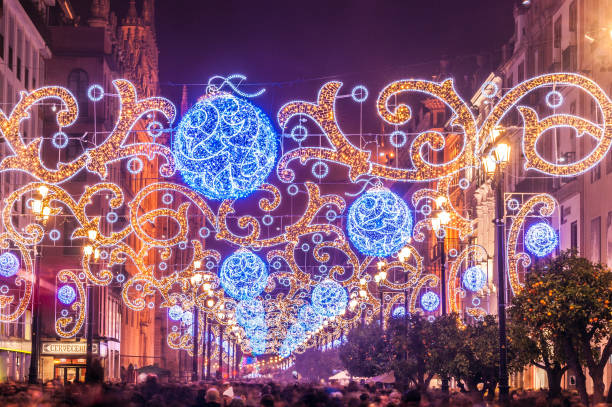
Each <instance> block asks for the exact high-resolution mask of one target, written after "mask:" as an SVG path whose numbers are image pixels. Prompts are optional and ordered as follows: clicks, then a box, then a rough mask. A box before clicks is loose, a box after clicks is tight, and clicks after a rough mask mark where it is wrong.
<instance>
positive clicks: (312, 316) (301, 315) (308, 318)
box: [298, 304, 323, 332]
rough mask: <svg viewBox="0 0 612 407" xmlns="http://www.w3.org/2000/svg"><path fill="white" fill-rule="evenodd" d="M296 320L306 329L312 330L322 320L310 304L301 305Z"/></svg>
mask: <svg viewBox="0 0 612 407" xmlns="http://www.w3.org/2000/svg"><path fill="white" fill-rule="evenodd" d="M298 321H299V322H301V323H302V324H303V325H304V328H306V330H307V331H309V332H310V331H314V330H315V329H317V327H318V326H319V325H320V324H321V322H322V321H323V318H322V317H321V315H319V314H317V312H316V311H315V310H314V308H313V307H312V306H311V305H310V304H306V305H303V306H302V308H300V310H299V311H298Z"/></svg>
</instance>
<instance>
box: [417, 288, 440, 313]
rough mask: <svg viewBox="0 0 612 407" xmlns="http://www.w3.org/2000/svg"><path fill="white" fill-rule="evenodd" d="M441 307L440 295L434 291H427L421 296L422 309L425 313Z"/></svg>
mask: <svg viewBox="0 0 612 407" xmlns="http://www.w3.org/2000/svg"><path fill="white" fill-rule="evenodd" d="M439 306H440V297H438V294H436V293H434V292H432V291H427V292H426V293H425V294H423V295H422V296H421V307H423V309H424V310H425V311H429V312H432V311H435V310H436V309H438V307H439Z"/></svg>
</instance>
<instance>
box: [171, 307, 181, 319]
mask: <svg viewBox="0 0 612 407" xmlns="http://www.w3.org/2000/svg"><path fill="white" fill-rule="evenodd" d="M168 317H170V319H171V320H173V321H180V320H181V318H182V317H183V307H181V306H180V305H173V306H171V307H170V308H168Z"/></svg>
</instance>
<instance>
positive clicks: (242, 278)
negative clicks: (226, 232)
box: [219, 249, 268, 300]
mask: <svg viewBox="0 0 612 407" xmlns="http://www.w3.org/2000/svg"><path fill="white" fill-rule="evenodd" d="M219 280H220V282H221V286H222V287H223V289H224V290H225V293H226V294H227V295H229V296H230V297H232V298H234V299H236V300H246V299H249V298H254V297H256V296H258V295H259V294H260V293H261V292H262V291H263V290H264V288H266V285H267V284H268V268H267V266H266V264H265V263H264V262H263V260H261V259H260V258H259V257H258V256H257V255H255V254H253V253H252V252H250V251H248V250H246V249H240V250H238V251H236V252H235V253H234V254H232V255H231V256H230V257H228V258H227V259H225V261H224V262H223V264H222V265H221V270H220V271H219Z"/></svg>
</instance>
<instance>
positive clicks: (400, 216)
mask: <svg viewBox="0 0 612 407" xmlns="http://www.w3.org/2000/svg"><path fill="white" fill-rule="evenodd" d="M347 228H348V235H349V239H350V240H351V242H352V243H353V245H354V246H355V247H356V248H357V250H359V251H360V252H361V253H363V254H365V255H368V256H379V257H387V256H390V255H392V254H395V253H397V252H398V251H399V250H400V249H401V248H402V247H404V246H405V245H406V243H408V239H409V238H410V236H411V235H412V214H411V212H410V209H409V208H408V205H406V202H404V200H403V199H401V198H400V197H399V196H397V195H396V194H394V193H393V192H391V191H389V190H388V189H386V188H372V189H370V190H369V191H368V192H366V193H365V194H363V195H361V196H360V197H359V198H358V199H357V200H356V201H355V202H353V204H352V205H351V207H350V209H349V213H348V226H347Z"/></svg>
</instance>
